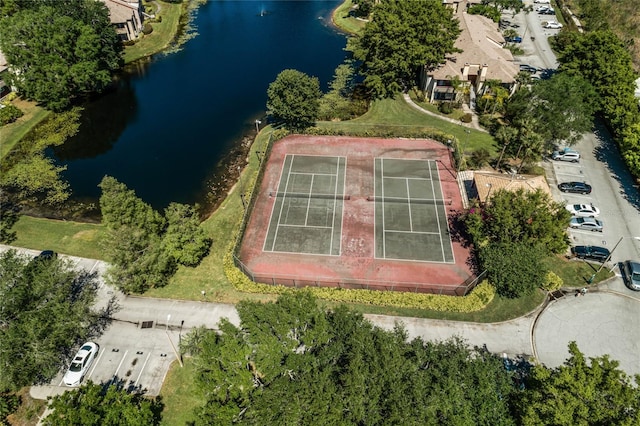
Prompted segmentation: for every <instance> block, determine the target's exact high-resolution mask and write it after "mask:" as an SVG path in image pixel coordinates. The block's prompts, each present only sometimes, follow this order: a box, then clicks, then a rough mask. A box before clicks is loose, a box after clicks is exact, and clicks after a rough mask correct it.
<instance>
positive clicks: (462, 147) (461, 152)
mask: <svg viewBox="0 0 640 426" xmlns="http://www.w3.org/2000/svg"><path fill="white" fill-rule="evenodd" d="M464 132H465V133H466V134H467V138H466V141H465V145H463V146H460V147H459V148H460V152H459V153H458V169H457V170H456V171H458V172H459V171H460V168H461V167H462V162H463V161H464V147H465V146H467V145H469V135H471V130H469V129H464Z"/></svg>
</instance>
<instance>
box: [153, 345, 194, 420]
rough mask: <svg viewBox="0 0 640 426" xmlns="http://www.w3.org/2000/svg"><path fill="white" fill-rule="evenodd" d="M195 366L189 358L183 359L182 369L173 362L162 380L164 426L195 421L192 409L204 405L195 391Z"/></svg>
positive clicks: (161, 393) (178, 364) (161, 394)
mask: <svg viewBox="0 0 640 426" xmlns="http://www.w3.org/2000/svg"><path fill="white" fill-rule="evenodd" d="M194 375H195V365H194V363H193V361H192V360H191V359H190V358H185V359H184V367H180V363H178V362H177V361H174V362H173V364H171V367H169V372H168V373H167V377H166V378H165V380H164V383H163V385H162V389H161V390H160V397H161V398H162V402H163V403H164V404H165V406H164V409H163V410H162V422H161V423H160V424H162V425H166V426H174V425H175V426H184V425H187V424H190V422H193V421H195V415H194V409H195V408H197V407H199V406H200V405H202V404H204V402H205V401H204V399H203V398H202V397H201V396H200V393H199V392H198V391H197V390H195V389H194V388H195V383H194Z"/></svg>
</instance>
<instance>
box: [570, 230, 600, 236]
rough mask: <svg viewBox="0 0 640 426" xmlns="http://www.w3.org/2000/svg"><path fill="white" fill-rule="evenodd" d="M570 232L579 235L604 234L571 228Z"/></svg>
mask: <svg viewBox="0 0 640 426" xmlns="http://www.w3.org/2000/svg"><path fill="white" fill-rule="evenodd" d="M569 230H570V231H571V232H577V233H579V234H587V235H602V232H597V231H587V230H584V229H573V228H569Z"/></svg>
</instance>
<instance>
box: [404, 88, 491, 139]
mask: <svg viewBox="0 0 640 426" xmlns="http://www.w3.org/2000/svg"><path fill="white" fill-rule="evenodd" d="M403 97H404V100H405V101H406V102H407V104H409V105H410V106H412V107H413V108H415V109H417V110H418V111H420V112H423V113H425V114H427V115H430V116H432V117H436V118H438V119H440V120H444V121H448V122H449V123H453V124H457V125H459V126H464V127H468V128H470V129H474V130H477V131H479V132H484V133H488V132H487V131H486V130H485V129H483V128H482V126H480V122H479V121H478V116H477V114H475V113H474V112H473V111H472V110H471V109H470V108H469V105H467V104H465V103H464V102H463V103H462V110H463V111H464V112H465V114H466V113H469V114H471V123H463V122H462V121H460V120H456V119H453V118H449V117H445V116H443V115H440V114H436V113H433V112H431V111H429V110H426V109H424V108H422V107H421V106H420V105H417V104H416V103H414V102H413V100H411V97H410V96H409V94H408V93H404V94H403Z"/></svg>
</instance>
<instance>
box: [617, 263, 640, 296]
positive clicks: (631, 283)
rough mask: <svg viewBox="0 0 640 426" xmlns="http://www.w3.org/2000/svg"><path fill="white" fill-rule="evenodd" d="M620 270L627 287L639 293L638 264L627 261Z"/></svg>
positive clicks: (639, 264) (639, 265)
mask: <svg viewBox="0 0 640 426" xmlns="http://www.w3.org/2000/svg"><path fill="white" fill-rule="evenodd" d="M621 269H622V273H623V274H624V283H625V284H626V285H627V287H629V289H631V290H634V291H640V263H639V262H633V261H631V260H627V261H626V262H624V263H623V266H622V268H621Z"/></svg>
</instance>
